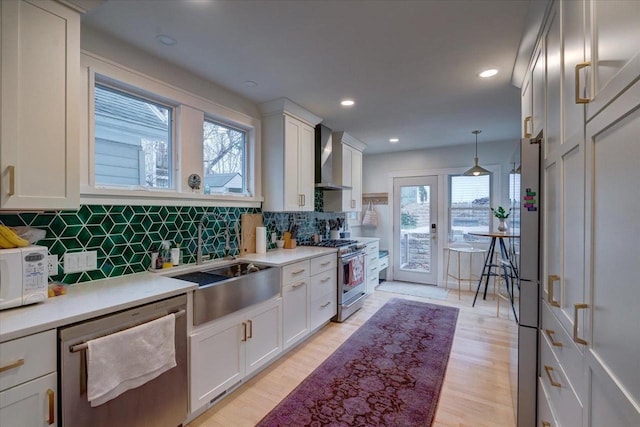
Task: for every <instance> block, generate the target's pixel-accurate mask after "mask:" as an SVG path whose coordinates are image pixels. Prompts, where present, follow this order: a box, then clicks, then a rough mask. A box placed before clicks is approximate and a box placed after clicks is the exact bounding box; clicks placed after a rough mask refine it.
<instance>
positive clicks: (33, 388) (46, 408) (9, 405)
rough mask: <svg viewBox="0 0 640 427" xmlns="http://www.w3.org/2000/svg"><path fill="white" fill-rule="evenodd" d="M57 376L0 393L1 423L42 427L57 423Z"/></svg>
mask: <svg viewBox="0 0 640 427" xmlns="http://www.w3.org/2000/svg"><path fill="white" fill-rule="evenodd" d="M56 384H57V375H56V373H55V372H54V373H52V374H49V375H45V376H44V377H40V378H38V379H35V380H33V381H29V382H26V383H24V384H21V385H19V386H15V387H13V388H10V389H9V390H6V391H3V392H0V424H1V425H3V426H7V427H9V426H16V427H17V426H20V427H36V426H38V427H40V426H49V425H54V424H55V423H56V421H57V419H58V418H57V405H56V398H57V393H56V390H57V385H56Z"/></svg>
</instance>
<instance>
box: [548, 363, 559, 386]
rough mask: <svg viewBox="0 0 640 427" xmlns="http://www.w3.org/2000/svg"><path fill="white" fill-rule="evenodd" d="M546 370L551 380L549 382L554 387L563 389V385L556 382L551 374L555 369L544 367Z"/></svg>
mask: <svg viewBox="0 0 640 427" xmlns="http://www.w3.org/2000/svg"><path fill="white" fill-rule="evenodd" d="M544 370H545V371H546V372H547V377H548V378H549V382H550V383H551V385H552V386H554V387H562V384H560V383H558V382H555V381H554V380H553V377H552V376H551V372H553V368H552V367H551V366H547V365H544Z"/></svg>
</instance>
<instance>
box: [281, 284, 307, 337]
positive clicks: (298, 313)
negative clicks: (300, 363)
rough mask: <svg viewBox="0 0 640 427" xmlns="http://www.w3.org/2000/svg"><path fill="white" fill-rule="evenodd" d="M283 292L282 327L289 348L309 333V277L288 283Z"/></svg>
mask: <svg viewBox="0 0 640 427" xmlns="http://www.w3.org/2000/svg"><path fill="white" fill-rule="evenodd" d="M282 294H283V295H282V305H283V307H282V317H283V326H282V328H283V335H284V348H285V349H287V348H289V347H291V346H292V345H294V344H296V343H297V342H299V341H300V340H301V339H303V338H304V337H305V336H307V334H308V333H309V325H310V322H309V304H310V295H309V278H308V277H307V278H304V279H301V280H298V281H295V282H293V283H290V284H288V285H286V286H285V287H284V289H283V291H282Z"/></svg>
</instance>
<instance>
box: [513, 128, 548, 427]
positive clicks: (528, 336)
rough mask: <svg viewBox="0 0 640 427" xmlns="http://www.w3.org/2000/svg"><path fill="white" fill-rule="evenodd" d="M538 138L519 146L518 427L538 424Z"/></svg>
mask: <svg viewBox="0 0 640 427" xmlns="http://www.w3.org/2000/svg"><path fill="white" fill-rule="evenodd" d="M541 141H542V134H540V135H538V137H537V138H533V139H529V138H525V139H522V140H521V142H520V162H521V172H520V203H519V206H518V208H519V209H520V260H519V288H520V304H519V306H520V307H519V316H520V317H519V324H518V403H517V408H516V410H517V425H518V427H529V426H531V427H533V426H535V425H537V424H536V413H537V411H536V405H537V402H536V390H537V389H538V387H537V376H538V360H537V355H538V319H539V313H538V307H539V302H540V300H539V298H540V271H541V270H540V260H541V259H542V256H541V251H542V245H541V244H540V238H541V235H540V226H541V224H540V202H541V201H542V197H541V194H540V190H541V185H540V145H541Z"/></svg>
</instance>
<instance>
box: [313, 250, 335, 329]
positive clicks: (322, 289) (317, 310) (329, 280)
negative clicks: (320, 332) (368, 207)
mask: <svg viewBox="0 0 640 427" xmlns="http://www.w3.org/2000/svg"><path fill="white" fill-rule="evenodd" d="M310 283H311V292H310V299H311V307H310V310H311V313H310V317H311V318H310V322H311V326H310V329H311V330H312V331H313V330H315V329H317V328H318V327H320V326H321V325H322V324H324V323H326V322H328V321H329V320H331V318H332V317H333V316H335V315H336V313H337V310H338V303H337V300H338V291H337V284H338V259H337V257H336V255H335V254H330V255H325V256H321V257H318V258H314V259H312V260H311V277H310Z"/></svg>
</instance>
